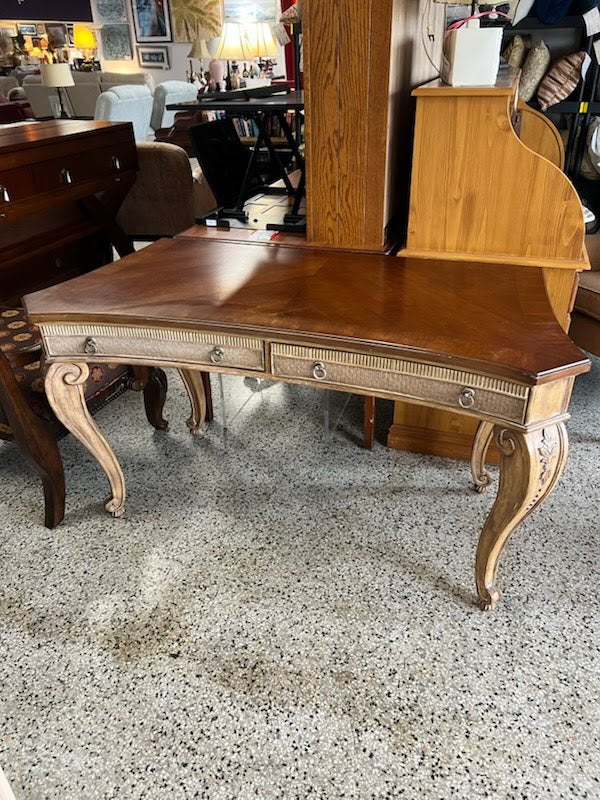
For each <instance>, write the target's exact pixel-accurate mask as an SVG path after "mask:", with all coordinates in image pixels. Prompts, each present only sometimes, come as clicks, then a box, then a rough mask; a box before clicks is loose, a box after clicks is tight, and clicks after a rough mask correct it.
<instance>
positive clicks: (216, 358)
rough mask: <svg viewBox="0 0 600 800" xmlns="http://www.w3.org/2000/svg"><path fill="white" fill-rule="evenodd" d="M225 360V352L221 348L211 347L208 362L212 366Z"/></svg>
mask: <svg viewBox="0 0 600 800" xmlns="http://www.w3.org/2000/svg"><path fill="white" fill-rule="evenodd" d="M224 358H225V351H224V350H223V348H222V347H213V349H212V352H211V354H210V360H211V361H212V362H213V364H220V363H221V361H223V359H224Z"/></svg>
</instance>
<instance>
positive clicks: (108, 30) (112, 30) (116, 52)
mask: <svg viewBox="0 0 600 800" xmlns="http://www.w3.org/2000/svg"><path fill="white" fill-rule="evenodd" d="M100 41H101V42H102V54H103V56H104V58H105V59H106V60H107V61H127V60H129V59H131V58H133V52H132V50H131V39H130V38H129V25H103V26H102V28H101V29H100Z"/></svg>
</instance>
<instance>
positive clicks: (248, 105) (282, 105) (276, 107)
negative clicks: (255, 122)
mask: <svg viewBox="0 0 600 800" xmlns="http://www.w3.org/2000/svg"><path fill="white" fill-rule="evenodd" d="M302 108H304V92H302V91H292V92H289V93H288V94H274V95H270V96H269V97H251V98H249V99H248V100H244V99H241V98H238V99H237V100H231V99H228V100H226V99H221V98H218V97H215V98H214V99H213V98H211V99H210V100H190V101H189V102H187V103H170V104H169V105H167V111H243V112H245V113H251V112H253V111H292V110H295V109H302Z"/></svg>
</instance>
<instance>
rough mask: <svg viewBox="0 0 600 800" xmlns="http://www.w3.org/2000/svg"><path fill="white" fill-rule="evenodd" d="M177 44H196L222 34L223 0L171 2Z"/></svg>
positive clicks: (177, 0) (180, 0) (174, 36)
mask: <svg viewBox="0 0 600 800" xmlns="http://www.w3.org/2000/svg"><path fill="white" fill-rule="evenodd" d="M171 23H172V25H173V40H174V41H175V42H195V41H196V39H210V38H211V37H212V36H218V35H219V34H220V33H221V27H222V25H223V0H171Z"/></svg>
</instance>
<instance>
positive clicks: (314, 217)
mask: <svg viewBox="0 0 600 800" xmlns="http://www.w3.org/2000/svg"><path fill="white" fill-rule="evenodd" d="M426 5H427V3H426V0H327V2H323V0H305V2H304V6H303V21H302V25H303V30H304V78H305V108H306V123H305V132H306V164H307V173H306V182H307V190H306V197H307V240H308V242H309V243H311V244H318V245H319V246H323V247H328V246H329V247H339V248H342V249H348V250H364V251H373V252H384V251H385V250H386V249H388V247H389V246H390V244H394V243H396V242H397V241H398V236H399V233H400V231H401V230H402V229H403V227H404V224H405V220H406V197H407V192H406V187H407V185H408V175H409V171H408V163H409V160H410V152H411V147H412V119H413V117H412V111H411V102H410V91H411V89H412V88H413V87H414V86H416V85H417V84H418V83H419V82H422V81H423V80H427V79H428V78H430V77H431V76H432V74H434V68H433V66H432V65H431V64H430V63H429V61H428V59H427V57H426V54H425V50H424V48H423V44H422V39H421V24H422V22H423V19H425V21H426V20H427V17H426V16H425V18H424V17H423V10H424V9H425V7H426ZM430 13H431V15H432V16H431V19H432V25H433V26H434V27H433V29H434V30H435V31H436V33H437V41H436V43H435V47H436V48H437V47H439V46H440V44H441V26H442V18H443V11H442V9H441V7H439V6H435V7H433V8H432V10H431V12H430Z"/></svg>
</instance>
